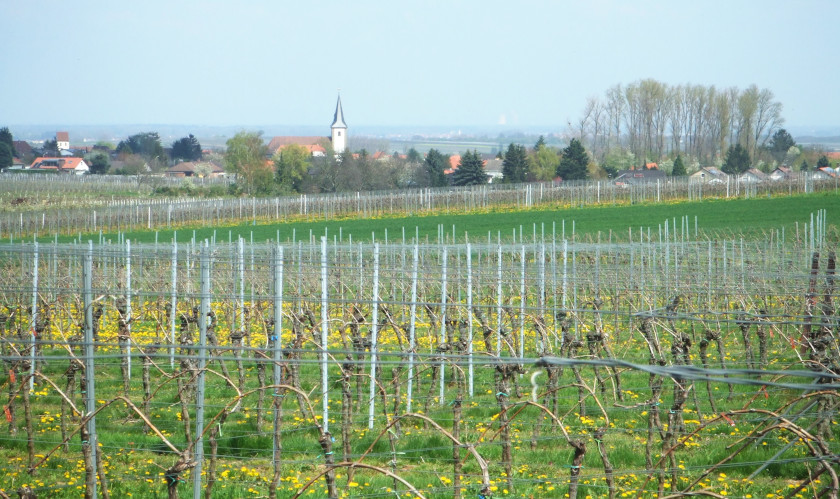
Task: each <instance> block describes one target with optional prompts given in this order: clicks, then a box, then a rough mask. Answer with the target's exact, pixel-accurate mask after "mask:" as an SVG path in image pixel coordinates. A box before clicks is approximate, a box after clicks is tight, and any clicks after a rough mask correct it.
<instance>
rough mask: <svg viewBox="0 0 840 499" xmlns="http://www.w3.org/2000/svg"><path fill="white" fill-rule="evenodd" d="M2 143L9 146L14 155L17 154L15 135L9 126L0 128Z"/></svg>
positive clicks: (0, 141)
mask: <svg viewBox="0 0 840 499" xmlns="http://www.w3.org/2000/svg"><path fill="white" fill-rule="evenodd" d="M0 143H2V144H6V145H7V146H9V150H10V151H11V152H12V156H14V155H15V141H14V137H12V132H10V131H9V128H8V127H3V128H0Z"/></svg>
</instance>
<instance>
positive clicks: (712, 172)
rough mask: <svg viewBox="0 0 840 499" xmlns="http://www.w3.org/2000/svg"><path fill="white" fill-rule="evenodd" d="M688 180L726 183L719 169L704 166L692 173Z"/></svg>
mask: <svg viewBox="0 0 840 499" xmlns="http://www.w3.org/2000/svg"><path fill="white" fill-rule="evenodd" d="M689 178H690V179H691V180H695V181H699V182H706V183H709V182H711V183H718V182H726V174H725V173H723V172H722V171H720V169H719V168H716V167H714V166H704V167H703V168H700V169H699V170H697V171H696V172H694V173H692V174H691V175H690V176H689Z"/></svg>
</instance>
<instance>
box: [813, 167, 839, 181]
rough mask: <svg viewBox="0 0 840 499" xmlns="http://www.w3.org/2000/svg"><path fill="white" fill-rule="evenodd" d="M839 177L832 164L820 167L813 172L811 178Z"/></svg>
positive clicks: (828, 178)
mask: <svg viewBox="0 0 840 499" xmlns="http://www.w3.org/2000/svg"><path fill="white" fill-rule="evenodd" d="M835 178H837V172H836V171H835V170H834V168H832V167H830V166H824V167H822V168H818V169H817V170H814V171H813V172H812V173H811V180H832V179H835Z"/></svg>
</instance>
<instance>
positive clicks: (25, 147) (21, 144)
mask: <svg viewBox="0 0 840 499" xmlns="http://www.w3.org/2000/svg"><path fill="white" fill-rule="evenodd" d="M12 147H14V148H15V153H17V157H19V158H25V157H27V156H31V155H32V154H34V153H33V152H32V146H30V145H29V142H27V141H25V140H15V141H12Z"/></svg>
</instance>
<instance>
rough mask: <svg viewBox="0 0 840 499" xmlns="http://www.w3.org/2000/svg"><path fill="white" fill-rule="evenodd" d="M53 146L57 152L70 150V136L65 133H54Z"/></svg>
mask: <svg viewBox="0 0 840 499" xmlns="http://www.w3.org/2000/svg"><path fill="white" fill-rule="evenodd" d="M55 146H56V148H57V149H58V150H59V152H61V151H68V150H70V134H69V133H67V132H55Z"/></svg>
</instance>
